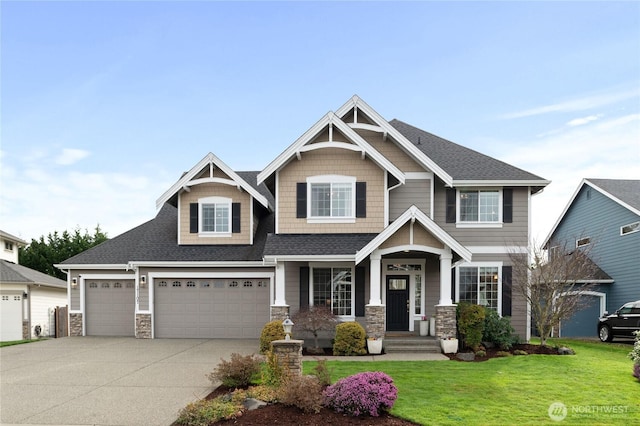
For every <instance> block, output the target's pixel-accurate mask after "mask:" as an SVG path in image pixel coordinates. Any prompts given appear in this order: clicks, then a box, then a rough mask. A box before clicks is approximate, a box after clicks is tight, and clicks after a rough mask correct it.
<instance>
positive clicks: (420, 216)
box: [356, 205, 472, 264]
mask: <svg viewBox="0 0 640 426" xmlns="http://www.w3.org/2000/svg"><path fill="white" fill-rule="evenodd" d="M413 219H415V220H417V221H418V222H420V224H422V226H424V228H425V229H426V230H427V231H429V232H430V233H431V234H433V236H434V237H436V238H437V239H438V241H440V242H442V243H443V244H445V245H446V246H448V247H450V248H451V249H452V250H453V251H455V252H456V253H458V254H459V255H460V257H462V259H464V260H465V261H467V262H470V261H471V257H472V253H471V251H470V250H469V249H467V248H466V247H464V246H463V245H462V244H460V243H459V242H458V241H456V240H455V239H454V238H453V237H452V236H451V235H449V234H448V233H447V232H446V231H445V230H444V229H442V228H441V227H440V226H438V224H436V223H435V222H434V221H433V220H431V219H430V218H429V217H428V216H427V215H426V214H424V213H423V212H422V211H421V210H420V209H419V208H417V207H416V206H414V205H412V206H411V207H409V208H408V209H407V210H406V211H405V212H404V213H402V214H401V215H400V217H398V218H397V219H396V220H394V221H393V223H392V224H391V225H389V226H388V227H386V228H385V229H384V230H383V231H382V232H381V233H380V234H378V236H376V237H375V238H374V239H373V240H371V241H370V242H369V244H367V245H366V246H364V247H363V248H362V250H360V251H358V253H356V264H359V263H360V262H362V261H363V260H364V259H366V258H367V256H369V255H370V254H371V253H372V252H373V251H374V250H376V249H377V248H378V247H379V246H380V244H382V243H383V242H385V241H386V240H387V239H388V238H390V237H391V236H392V235H393V234H395V233H396V232H397V231H398V230H399V229H400V228H401V227H402V226H404V225H405V224H406V223H407V222H409V221H410V220H413Z"/></svg>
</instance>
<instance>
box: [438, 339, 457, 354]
mask: <svg viewBox="0 0 640 426" xmlns="http://www.w3.org/2000/svg"><path fill="white" fill-rule="evenodd" d="M440 347H441V348H442V352H443V353H445V354H455V353H456V352H458V339H456V338H455V337H450V336H444V337H442V339H441V340H440Z"/></svg>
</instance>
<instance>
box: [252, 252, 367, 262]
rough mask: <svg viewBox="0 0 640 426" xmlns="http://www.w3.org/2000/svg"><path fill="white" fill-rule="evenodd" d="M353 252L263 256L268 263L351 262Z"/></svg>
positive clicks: (353, 257)
mask: <svg viewBox="0 0 640 426" xmlns="http://www.w3.org/2000/svg"><path fill="white" fill-rule="evenodd" d="M354 259H355V255H354V254H339V255H296V254H292V255H277V256H265V257H264V261H265V262H268V263H269V264H277V263H278V262H280V261H285V262H286V261H289V262H353V261H354Z"/></svg>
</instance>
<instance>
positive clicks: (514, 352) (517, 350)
mask: <svg viewBox="0 0 640 426" xmlns="http://www.w3.org/2000/svg"><path fill="white" fill-rule="evenodd" d="M513 354H514V355H529V352H527V351H523V350H520V349H516V350H515V351H513Z"/></svg>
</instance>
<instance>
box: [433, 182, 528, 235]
mask: <svg viewBox="0 0 640 426" xmlns="http://www.w3.org/2000/svg"><path fill="white" fill-rule="evenodd" d="M528 204H529V195H528V188H527V187H524V188H513V210H512V223H503V224H502V228H456V224H455V223H447V221H446V188H445V187H444V185H443V184H442V183H438V182H436V185H435V191H434V220H435V222H436V223H437V224H438V225H440V226H441V227H442V228H443V229H444V230H445V231H447V232H448V233H449V234H451V235H452V236H453V237H454V238H455V239H456V240H458V241H459V242H460V243H462V244H464V245H470V246H513V245H519V246H527V245H528V235H529V206H528Z"/></svg>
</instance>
